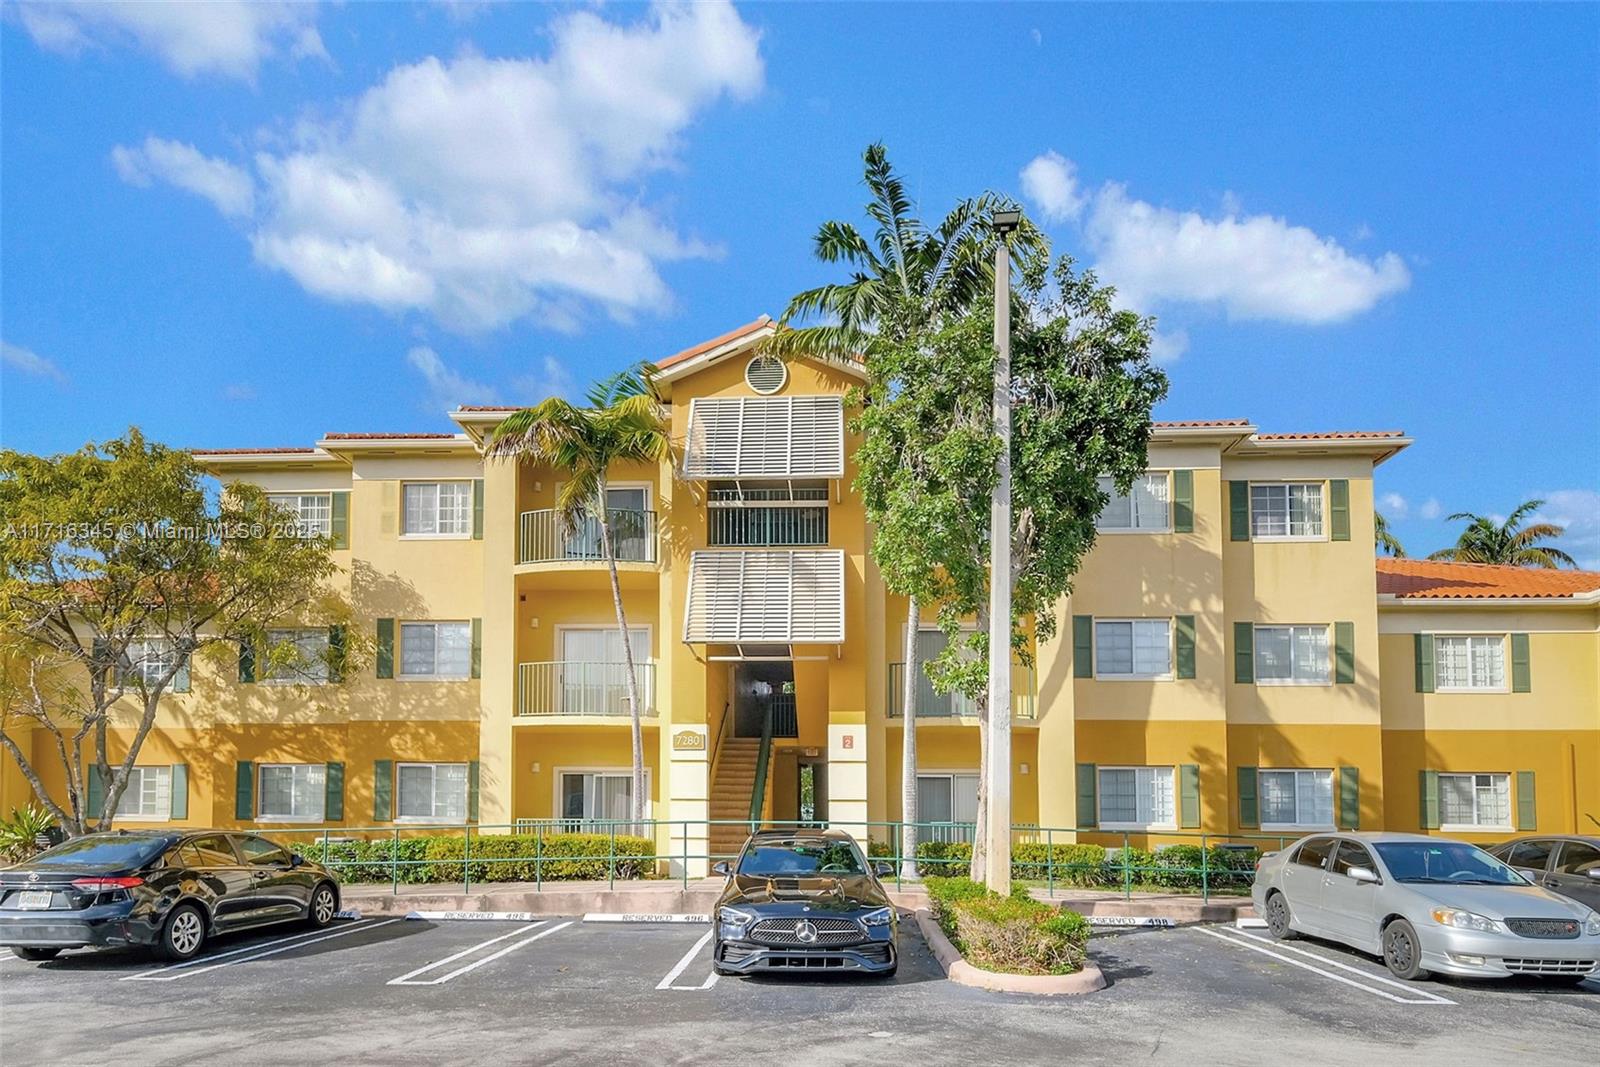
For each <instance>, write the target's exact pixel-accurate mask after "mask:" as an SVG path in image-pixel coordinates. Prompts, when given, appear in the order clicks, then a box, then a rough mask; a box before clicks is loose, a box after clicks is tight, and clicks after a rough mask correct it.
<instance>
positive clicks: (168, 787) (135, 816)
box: [108, 763, 172, 822]
mask: <svg viewBox="0 0 1600 1067" xmlns="http://www.w3.org/2000/svg"><path fill="white" fill-rule="evenodd" d="M146 775H155V776H157V778H158V779H162V778H164V779H165V780H164V781H163V783H162V789H161V792H160V797H161V799H160V800H158V801H157V802H156V810H155V811H146V810H145V809H144V779H145V776H146ZM108 785H109V784H108ZM130 796H137V797H138V798H139V810H138V811H134V812H124V811H123V810H122V805H123V804H124V803H126V802H127V800H128V798H129V797H130ZM113 818H115V819H122V820H125V821H127V822H170V821H171V820H172V765H171V764H168V763H159V764H144V765H141V766H137V767H131V768H129V770H128V787H127V788H126V789H125V790H123V793H122V796H121V797H119V798H118V799H117V811H116V813H115V814H114V816H113Z"/></svg>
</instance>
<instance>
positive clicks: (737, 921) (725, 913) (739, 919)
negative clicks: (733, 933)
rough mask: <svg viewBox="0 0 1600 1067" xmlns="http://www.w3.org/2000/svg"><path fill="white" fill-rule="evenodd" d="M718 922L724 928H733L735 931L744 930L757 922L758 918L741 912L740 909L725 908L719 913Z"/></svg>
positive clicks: (746, 912)
mask: <svg viewBox="0 0 1600 1067" xmlns="http://www.w3.org/2000/svg"><path fill="white" fill-rule="evenodd" d="M717 921H718V922H720V923H722V925H723V926H731V927H733V928H734V929H737V930H743V929H744V928H745V927H747V926H749V925H750V924H751V923H753V922H755V921H756V917H755V916H754V915H752V914H751V913H750V912H748V911H740V910H739V909H738V908H723V909H722V910H721V911H719V912H717Z"/></svg>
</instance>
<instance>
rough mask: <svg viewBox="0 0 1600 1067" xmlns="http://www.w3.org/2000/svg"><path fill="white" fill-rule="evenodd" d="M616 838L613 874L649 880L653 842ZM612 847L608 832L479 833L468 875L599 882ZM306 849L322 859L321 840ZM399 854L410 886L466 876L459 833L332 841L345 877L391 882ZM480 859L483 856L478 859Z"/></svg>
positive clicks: (331, 856)
mask: <svg viewBox="0 0 1600 1067" xmlns="http://www.w3.org/2000/svg"><path fill="white" fill-rule="evenodd" d="M615 840H616V845H615V853H614V855H615V860H614V864H615V875H616V877H618V878H649V877H651V876H652V875H653V874H654V873H655V850H656V847H655V842H653V841H651V840H649V839H648V838H643V837H629V836H625V835H618V836H617V838H616V839H615ZM397 844H398V846H399V851H398V854H396V852H395V847H396V845H397ZM612 848H613V846H612V837H611V835H610V834H544V835H534V834H493V835H484V836H482V837H479V836H476V835H474V836H473V838H472V861H471V863H470V864H469V865H468V867H469V872H468V873H470V874H471V876H472V881H474V882H532V881H535V880H537V879H543V880H546V881H574V880H588V881H598V880H600V879H603V878H606V877H608V876H609V875H610V873H611V869H612V863H613V861H611V860H609V859H608V857H610V856H612V855H613V853H612ZM306 853H307V855H310V856H312V857H320V856H321V854H322V849H321V847H320V844H318V845H316V846H312V847H308V848H307V849H306ZM396 855H398V859H399V861H400V870H399V875H400V881H401V882H402V883H404V884H406V885H423V884H427V883H430V882H459V881H461V880H462V873H463V872H462V859H463V856H464V852H463V841H462V838H461V837H460V836H456V835H451V836H436V837H404V838H401V839H400V840H399V841H398V842H396V841H394V840H393V839H392V838H391V839H380V840H375V841H333V842H329V844H328V866H329V867H330V868H332V869H333V871H334V873H335V874H337V875H338V876H339V877H340V879H341V880H343V881H347V882H387V881H390V880H391V878H392V877H393V875H394V870H393V868H392V867H391V865H390V860H391V858H392V857H394V856H396ZM536 858H537V862H536ZM480 859H481V860H483V861H485V862H481V863H480V862H479V860H480ZM490 861H492V862H490ZM536 866H537V868H538V870H537V873H536V872H535V867H536Z"/></svg>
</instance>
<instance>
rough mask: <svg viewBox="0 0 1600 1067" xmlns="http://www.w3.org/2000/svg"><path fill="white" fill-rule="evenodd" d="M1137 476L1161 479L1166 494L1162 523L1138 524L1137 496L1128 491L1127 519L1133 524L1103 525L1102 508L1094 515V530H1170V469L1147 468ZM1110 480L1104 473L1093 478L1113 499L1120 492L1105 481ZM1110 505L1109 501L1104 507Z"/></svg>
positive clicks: (1141, 532)
mask: <svg viewBox="0 0 1600 1067" xmlns="http://www.w3.org/2000/svg"><path fill="white" fill-rule="evenodd" d="M1139 478H1159V479H1161V481H1162V483H1163V489H1162V492H1163V493H1165V494H1166V496H1165V499H1166V504H1167V507H1166V512H1167V518H1166V521H1165V522H1164V523H1162V524H1161V525H1160V526H1140V525H1138V516H1137V515H1135V514H1134V510H1135V501H1136V500H1137V498H1136V497H1135V496H1134V495H1133V494H1132V493H1131V491H1130V493H1129V495H1128V518H1129V520H1130V521H1131V522H1133V525H1131V526H1105V525H1102V520H1103V518H1104V516H1105V510H1104V509H1102V510H1101V512H1100V514H1099V515H1096V516H1095V520H1094V528H1095V532H1096V533H1104V534H1163V533H1171V532H1172V472H1171V471H1170V470H1147V471H1145V472H1144V473H1143V474H1141V475H1139ZM1137 480H1138V479H1135V481H1137ZM1110 481H1111V477H1110V475H1104V474H1103V475H1101V476H1100V477H1099V478H1097V479H1096V480H1095V484H1096V485H1097V486H1099V487H1100V489H1101V491H1102V492H1104V493H1106V494H1107V495H1108V496H1110V497H1111V498H1112V499H1115V498H1116V497H1118V496H1119V495H1120V494H1119V493H1118V492H1117V490H1116V488H1115V486H1112V485H1107V484H1106V483H1107V482H1110ZM1110 506H1111V505H1110V504H1109V503H1107V505H1106V507H1110Z"/></svg>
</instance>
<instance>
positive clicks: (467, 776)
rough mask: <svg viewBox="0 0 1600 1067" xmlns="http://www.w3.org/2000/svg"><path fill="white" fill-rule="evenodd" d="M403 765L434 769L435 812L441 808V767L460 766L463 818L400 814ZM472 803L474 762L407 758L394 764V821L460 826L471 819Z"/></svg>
mask: <svg viewBox="0 0 1600 1067" xmlns="http://www.w3.org/2000/svg"><path fill="white" fill-rule="evenodd" d="M403 767H427V768H430V770H431V771H432V776H433V777H432V791H431V792H432V795H431V798H430V799H431V804H430V806H431V807H432V808H433V810H434V811H435V812H437V811H438V809H439V768H440V767H460V768H462V770H463V772H464V775H463V777H462V779H461V790H462V792H461V818H460V819H459V820H456V819H452V818H451V817H450V816H448V815H438V814H434V815H402V814H400V770H401V768H403ZM471 804H472V764H471V762H469V761H468V760H406V761H405V762H403V763H396V764H395V765H394V821H395V822H397V823H401V824H403V825H410V826H460V825H462V824H464V823H467V822H470V821H471V814H472V813H471Z"/></svg>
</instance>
